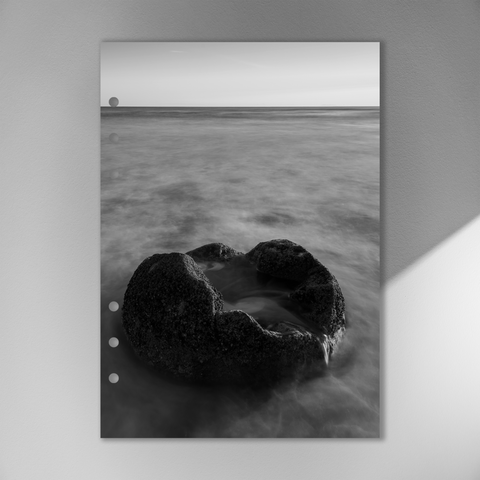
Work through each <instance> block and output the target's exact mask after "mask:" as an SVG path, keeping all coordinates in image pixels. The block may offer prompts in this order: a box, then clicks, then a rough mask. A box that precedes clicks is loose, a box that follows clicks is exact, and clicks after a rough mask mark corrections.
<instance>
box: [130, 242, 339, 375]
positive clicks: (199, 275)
mask: <svg viewBox="0 0 480 480" xmlns="http://www.w3.org/2000/svg"><path fill="white" fill-rule="evenodd" d="M238 256H243V254H242V253H240V252H237V251H236V250H234V249H232V248H230V247H228V246H226V245H223V244H219V243H215V244H209V245H205V246H203V247H200V248H198V249H195V250H192V251H190V252H188V254H181V253H170V254H156V255H153V256H151V257H149V258H147V259H146V260H144V261H143V262H142V263H141V264H140V266H139V267H138V268H137V270H136V271H135V273H134V275H133V277H132V278H131V280H130V282H129V285H128V288H127V291H126V293H125V298H124V303H123V325H124V329H125V332H126V334H127V336H128V338H129V340H130V342H131V344H132V345H133V348H134V350H135V351H136V353H137V354H138V355H139V356H140V357H141V358H142V359H144V360H145V361H146V362H148V363H149V364H150V365H152V366H154V367H157V368H160V369H162V370H164V371H166V372H168V373H170V374H173V375H174V376H176V377H180V378H184V379H191V380H196V381H205V382H234V383H252V384H254V383H265V382H267V383H268V382H274V381H277V380H278V379H280V378H283V377H286V376H289V375H295V374H299V373H304V372H305V371H306V370H308V368H309V367H310V366H311V365H313V364H319V363H324V362H326V363H328V359H329V357H330V355H331V354H332V352H333V350H334V348H335V346H336V344H337V343H338V341H339V340H340V339H341V337H342V335H343V332H344V329H345V317H344V300H343V296H342V293H341V291H340V287H339V286H338V283H337V281H336V280H335V278H334V277H333V276H332V275H331V274H330V273H329V272H328V270H327V269H326V268H325V267H324V266H323V265H322V264H321V263H320V262H318V261H317V260H315V259H314V258H313V257H312V255H311V254H310V253H308V252H307V251H306V250H305V249H303V248H302V247H300V246H299V245H296V244H295V243H293V242H290V241H288V240H272V241H270V242H264V243H260V244H259V245H257V246H256V247H255V248H254V249H253V250H251V251H250V252H248V253H247V254H246V255H245V256H246V258H248V259H249V261H251V262H252V263H253V264H254V265H255V266H256V268H257V270H258V271H260V272H262V273H264V274H267V275H271V276H273V277H278V278H284V279H290V280H295V282H297V284H298V287H297V288H295V289H294V291H293V292H292V293H291V295H290V297H291V300H292V301H293V302H296V303H297V304H298V305H299V306H300V308H302V309H303V310H304V312H305V313H304V316H305V318H307V319H308V320H309V321H310V322H311V323H312V324H314V325H315V326H316V328H315V329H313V330H312V331H308V330H307V329H305V328H301V327H298V328H296V327H295V326H292V325H290V324H282V323H278V324H276V325H275V327H274V328H273V329H268V330H267V329H265V328H263V327H262V326H261V325H260V324H259V323H258V322H257V321H256V320H255V319H254V318H253V317H252V316H250V315H249V314H247V313H245V312H243V311H241V310H232V311H224V304H223V300H222V295H221V293H220V292H219V291H218V290H216V289H215V288H214V287H213V286H212V285H211V284H210V282H209V280H208V279H207V277H206V276H205V275H204V273H203V272H202V270H201V269H200V268H199V266H198V265H197V263H196V262H195V260H194V259H196V260H203V261H225V262H227V261H229V260H231V259H232V258H234V257H238Z"/></svg>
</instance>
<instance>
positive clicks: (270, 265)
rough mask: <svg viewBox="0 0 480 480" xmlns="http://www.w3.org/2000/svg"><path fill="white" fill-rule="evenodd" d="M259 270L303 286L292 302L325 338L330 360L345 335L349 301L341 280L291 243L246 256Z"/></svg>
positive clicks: (274, 244)
mask: <svg viewBox="0 0 480 480" xmlns="http://www.w3.org/2000/svg"><path fill="white" fill-rule="evenodd" d="M246 257H247V258H248V259H250V260H251V261H252V262H253V263H255V265H256V267H257V270H258V271H259V272H261V273H266V274H268V275H271V276H273V277H277V278H285V279H289V280H297V281H299V282H301V283H300V285H298V286H297V287H296V288H295V289H294V291H293V292H292V293H291V294H290V299H291V300H292V301H293V302H295V303H296V304H298V305H299V306H300V308H301V309H302V314H303V316H304V317H305V318H306V319H307V320H309V321H310V322H312V323H313V324H314V325H315V326H316V327H317V328H318V330H317V329H315V330H316V331H317V332H321V333H323V334H324V335H325V346H326V347H327V352H328V358H329V357H330V356H331V355H332V354H333V353H334V351H335V349H336V347H337V345H338V343H339V342H340V340H341V339H342V337H343V334H344V332H345V300H344V297H343V294H342V291H341V289H340V285H339V284H338V281H337V279H336V278H335V277H334V276H333V275H332V274H331V273H330V272H329V270H328V269H327V268H326V267H325V266H324V265H322V264H321V263H320V262H319V261H318V260H317V259H315V258H314V257H313V255H312V254H311V253H309V252H307V250H305V249H304V248H303V247H302V246H300V245H298V244H296V243H294V242H291V241H290V240H285V239H283V240H271V241H269V242H262V243H259V244H258V245H257V246H256V247H255V248H253V249H252V250H250V252H248V253H247V254H246Z"/></svg>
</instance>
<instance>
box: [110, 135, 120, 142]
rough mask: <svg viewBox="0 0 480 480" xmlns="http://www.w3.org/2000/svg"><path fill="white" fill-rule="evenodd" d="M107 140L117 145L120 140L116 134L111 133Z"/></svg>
mask: <svg viewBox="0 0 480 480" xmlns="http://www.w3.org/2000/svg"><path fill="white" fill-rule="evenodd" d="M108 139H109V140H110V141H111V142H112V143H118V141H119V140H120V137H119V136H118V135H117V134H116V133H112V134H111V135H110V136H109V137H108Z"/></svg>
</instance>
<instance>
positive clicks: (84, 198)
mask: <svg viewBox="0 0 480 480" xmlns="http://www.w3.org/2000/svg"><path fill="white" fill-rule="evenodd" d="M479 24H480V6H479V3H478V1H456V2H452V1H433V0H428V1H423V2H412V1H402V2H400V1H385V0H335V1H331V2H326V1H325V0H298V1H296V2H289V1H285V0H284V1H280V0H277V1H274V0H265V1H262V2H259V1H256V0H255V1H253V0H243V1H242V0H236V1H233V0H162V2H157V1H153V0H149V1H141V0H137V1H127V0H118V1H116V2H114V1H103V2H102V1H83V2H80V1H73V0H63V1H60V0H59V1H54V0H45V1H43V2H34V1H32V0H30V1H27V0H16V1H8V0H6V1H4V2H3V3H2V4H1V6H0V65H1V67H0V88H1V91H0V98H1V109H0V132H1V142H0V162H1V163H0V165H1V175H0V196H1V203H0V205H1V207H0V214H1V232H2V233H1V237H0V247H1V248H0V258H1V268H0V280H1V292H2V293H1V294H0V295H1V304H2V308H1V319H2V322H1V325H2V334H1V336H0V337H1V338H0V368H1V372H2V376H1V378H2V387H1V389H2V396H1V397H0V430H1V431H2V434H1V435H0V447H1V451H2V456H1V457H0V478H2V479H6V480H10V479H14V478H22V479H24V478H48V479H57V478H58V479H63V478H72V479H73V478H79V479H84V478H92V479H96V478H99V479H100V478H102V479H103V478H112V479H113V478H116V479H118V478H125V479H127V478H134V475H135V478H145V479H147V478H172V479H173V478H201V479H203V478H205V479H206V478H238V479H241V478H272V479H273V478H275V479H288V478H293V477H294V476H295V477H299V478H319V477H320V475H322V474H326V475H328V476H330V477H331V478H355V479H363V478H368V479H372V478H379V479H385V478H391V479H396V478H398V479H401V478H410V479H412V478H422V479H424V478H437V479H438V478H457V479H460V478H472V479H473V478H480V460H478V459H477V458H475V455H473V456H470V457H466V458H467V459H466V458H465V456H462V457H461V461H460V460H459V457H458V455H456V454H455V452H453V453H452V451H451V450H450V456H448V455H446V454H445V452H444V450H441V451H440V450H438V449H436V448H437V446H438V444H437V439H438V438H439V437H438V436H437V435H441V432H437V430H436V428H435V426H436V425H439V424H441V423H442V421H443V419H444V416H445V415H447V414H448V413H449V412H450V410H449V411H448V412H446V411H442V410H441V409H440V410H438V409H437V410H435V409H433V410H428V411H427V412H425V415H427V416H428V418H429V419H430V420H429V422H427V423H425V422H423V423H422V421H420V420H421V419H420V418H417V417H415V416H413V418H412V417H411V416H408V415H406V411H405V410H403V409H402V402H401V401H400V400H399V397H398V395H397V393H398V392H400V393H403V394H405V395H407V396H410V398H411V397H412V396H414V395H418V389H419V388H420V389H422V388H423V387H425V384H424V382H423V380H425V381H428V377H429V374H430V373H431V370H435V372H436V369H437V365H436V364H434V363H432V362H431V361H426V360H425V358H422V357H421V356H420V357H419V358H418V364H417V367H418V369H417V368H415V367H414V368H412V369H411V370H409V371H402V362H401V356H402V355H403V354H404V349H403V347H402V345H403V344H400V343H399V342H400V340H398V339H397V338H394V337H392V336H391V334H392V332H393V331H395V329H396V324H393V323H392V322H393V321H396V322H401V321H402V317H401V315H400V314H401V312H403V311H404V312H405V315H410V316H411V315H412V312H409V311H407V310H402V308H404V306H405V304H406V303H408V304H410V305H412V304H415V302H417V303H418V305H419V306H420V310H422V312H429V311H430V312H433V311H435V306H434V305H430V304H428V303H426V302H427V300H425V298H426V297H428V295H426V296H425V295H424V296H423V297H422V296H419V295H418V290H413V288H414V287H411V289H410V290H409V287H408V283H405V278H406V277H405V275H408V272H410V271H411V270H410V269H415V268H416V265H421V267H419V268H420V269H421V272H422V273H421V275H420V276H418V275H417V277H415V278H414V279H413V280H412V283H411V284H412V285H413V283H414V282H418V281H419V279H424V278H426V279H428V278H429V276H428V272H429V271H430V270H429V269H431V268H433V267H432V266H431V264H430V263H428V261H427V263H426V264H425V263H422V262H423V260H424V259H425V258H429V257H428V255H425V254H427V253H428V252H431V251H432V250H433V251H434V252H435V251H436V248H435V247H437V246H438V245H440V247H441V245H444V243H445V242H443V241H444V240H446V239H450V238H453V237H452V235H453V234H454V233H455V232H457V231H458V230H459V229H461V227H463V226H465V225H466V224H468V223H469V222H470V221H471V220H473V219H474V218H475V217H476V216H477V215H478V214H479V213H480V188H479V186H480V162H479V152H480V134H479V132H480V88H479V80H478V79H479V78H480V68H479V67H480V60H479V55H478V46H479V45H480V25H479ZM104 40H109V41H115V40H123V41H133V40H136V41H142V40H143V41H197V40H198V41H199V40H202V41H359V40H375V41H380V42H381V48H382V113H383V116H382V148H381V154H382V235H383V241H382V245H383V251H382V262H383V272H384V288H385V292H386V297H387V298H389V299H390V300H387V305H386V307H385V311H384V320H385V322H384V336H385V344H384V351H385V361H384V370H385V373H384V385H385V386H384V394H383V401H384V405H385V406H384V424H385V429H384V432H385V434H384V438H383V439H382V440H379V441H346V440H344V441H332V440H329V441H326V440H318V441H308V442H307V441H281V442H274V441H264V442H259V441H251V442H246V441H228V442H222V441H220V440H218V441H196V442H194V441H184V442H181V441H166V440H156V441H105V440H100V439H99V416H100V413H99V371H100V369H99V332H100V329H99V325H100V323H99V290H100V283H99V265H100V257H99V252H100V247H99V246H100V228H99V225H100V209H99V193H100V184H99V143H100V123H99V46H100V42H101V41H104ZM442 242H443V243H442ZM460 244H461V245H468V243H467V244H465V243H460ZM440 247H439V248H440ZM439 258H440V257H439ZM441 258H442V259H444V258H449V257H448V255H447V256H446V257H441ZM429 265H430V266H429ZM473 265H475V264H473ZM471 266H472V265H470V267H471ZM425 268H426V269H427V270H425ZM435 268H436V267H435ZM468 268H469V265H468V262H466V264H465V269H466V271H467V270H468ZM435 272H437V273H435V275H439V274H440V273H439V272H441V270H438V271H437V270H435ZM463 273H464V272H463V271H462V270H460V271H459V275H460V276H462V275H463ZM432 275H433V273H432ZM474 278H475V279H477V280H476V281H477V282H478V275H477V276H476V277H474ZM433 283H434V282H432V284H433ZM427 285H428V281H427ZM424 288H425V287H424ZM432 288H433V287H432ZM455 292H457V290H455ZM425 293H428V292H425ZM389 295H390V296H389ZM458 295H459V296H461V295H462V291H461V290H459V291H458ZM428 298H430V297H428ZM431 299H432V300H431V301H432V302H435V296H434V295H433V296H432V297H431ZM442 301H445V302H448V301H449V299H448V298H447V299H445V298H443V299H442ZM451 301H452V302H456V301H457V299H456V298H452V299H451ZM468 301H472V300H468V299H463V300H462V302H463V306H464V308H465V305H469V304H468ZM389 302H390V303H389ZM465 302H467V303H465ZM473 305H474V303H472V306H473ZM397 307H398V308H397ZM430 307H432V308H430ZM477 308H478V307H477ZM418 310H419V309H416V310H415V311H414V313H413V314H415V312H417V313H418ZM467 311H468V309H467ZM422 318H423V317H422ZM422 318H420V319H419V320H420V322H421V321H422ZM447 320H448V319H445V321H446V322H447ZM457 320H458V319H457ZM472 322H473V320H472ZM427 324H428V325H429V323H428V319H427V320H425V324H424V325H427ZM442 325H443V324H441V325H440V326H437V328H440V329H442V328H445V329H450V326H449V325H443V326H442ZM472 325H474V324H473V323H471V324H469V326H472ZM462 328H463V327H462ZM454 330H455V329H454V328H452V331H454ZM435 331H436V330H435V328H434V329H432V330H428V332H429V337H428V341H429V345H430V346H431V350H430V352H431V354H432V355H433V357H434V358H438V359H439V360H440V359H441V358H444V357H443V355H442V352H443V351H444V350H443V349H440V348H439V347H438V348H437V347H435V346H432V342H433V343H434V342H435V341H436V340H441V341H446V342H448V338H449V337H448V336H443V334H442V335H441V336H439V335H440V334H438V333H435ZM442 331H443V332H446V331H447V330H442ZM448 331H450V330H448ZM432 335H433V337H432ZM436 335H437V336H436ZM445 348H447V350H448V346H447V347H445ZM472 348H473V345H472ZM419 352H421V350H419ZM463 358H464V357H462V359H463ZM478 360H480V359H479V358H478V355H477V357H468V361H467V362H466V364H463V365H460V364H457V363H455V362H456V361H457V360H455V358H450V364H449V365H450V366H452V363H451V362H453V365H454V366H458V367H459V368H461V369H462V375H463V376H462V378H465V379H468V382H470V383H471V382H473V384H475V381H476V380H475V379H476V378H477V377H478V375H477V374H476V371H477V370H478V369H476V368H475V362H476V365H478V364H479V363H478ZM472 361H473V363H472ZM417 372H421V373H417ZM427 372H428V374H427ZM449 372H450V373H449V374H450V375H452V374H453V372H451V371H450V370H449ZM393 373H394V374H395V375H393ZM402 375H408V376H410V378H412V376H413V378H414V379H417V382H413V383H409V384H408V387H407V388H406V390H402V389H400V388H399V385H400V384H402V385H403V383H401V379H400V378H399V377H401V376H402ZM435 378H436V377H435ZM465 381H466V380H465ZM439 385H441V382H439V383H438V386H439ZM455 385H456V388H461V386H462V385H463V383H457V384H455ZM433 392H434V393H433ZM475 392H476V393H478V389H477V390H475ZM469 393H472V391H468V392H466V395H468V394H469ZM422 395H423V398H424V401H425V402H427V403H426V405H428V403H429V402H430V403H431V404H432V405H433V404H435V405H438V401H441V389H439V390H437V389H433V391H431V390H429V389H428V388H426V389H425V391H423V390H422ZM439 396H440V399H439ZM448 398H449V399H450V400H449V402H450V403H449V404H448V407H449V408H453V409H456V407H455V405H456V404H455V402H458V403H459V404H458V410H459V411H462V409H463V412H464V414H465V415H466V417H465V418H468V416H469V415H470V416H471V417H472V419H473V418H474V415H478V411H476V410H475V411H473V410H472V409H473V407H472V405H473V404H472V403H468V405H467V406H465V405H463V406H462V404H461V399H462V398H463V397H462V396H461V394H459V395H458V396H453V397H452V396H450V397H448ZM469 398H470V399H471V396H470V397H469ZM432 412H433V413H432ZM400 420H401V421H402V422H403V423H402V425H403V428H397V429H395V428H394V426H395V425H398V422H399V421H400ZM464 421H465V420H462V422H464ZM462 422H460V423H457V424H458V425H462V428H463V425H464V423H462ZM465 425H467V423H465ZM476 425H477V426H478V422H477V424H476ZM465 428H466V429H468V428H467V427H465ZM445 433H446V434H451V432H450V433H448V432H445ZM455 435H457V437H458V438H456V439H455V442H456V443H455V444H454V443H453V441H452V444H451V446H452V449H453V450H455V448H458V450H459V451H464V452H465V451H467V452H468V451H469V448H471V445H472V439H473V438H475V439H477V440H479V439H478V436H475V435H476V434H475V433H474V432H473V430H472V431H470V430H469V431H468V432H467V431H466V430H465V431H463V430H459V429H457V430H455ZM479 443H480V442H479ZM448 445H450V444H448ZM454 445H457V446H456V447H454ZM402 448H405V449H406V450H405V451H406V452H408V453H406V454H405V455H403V454H402V453H401V449H402ZM445 448H447V447H445ZM399 449H400V450H399ZM415 452H417V454H415ZM439 456H440V457H441V458H440V460H439V459H438V457H439ZM438 461H440V463H438ZM441 462H443V463H441ZM447 466H448V468H447ZM406 471H408V475H407V476H406V473H405V472H406ZM453 472H455V476H454V477H452V476H451V474H453ZM442 475H444V476H442Z"/></svg>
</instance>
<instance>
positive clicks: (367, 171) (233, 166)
mask: <svg viewBox="0 0 480 480" xmlns="http://www.w3.org/2000/svg"><path fill="white" fill-rule="evenodd" d="M101 129H102V130H101V249H102V251H101V260H102V265H101V288H102V291H101V309H102V310H101V342H102V345H101V363H102V364H101V395H102V398H101V431H102V436H103V437H290V438H292V437H378V436H379V425H380V407H379V396H380V394H379V392H380V385H379V369H380V355H379V346H380V345H379V338H380V335H379V310H380V237H379V235H380V228H379V205H380V203H379V193H380V185H379V179H380V174H379V171H380V159H379V111H378V109H374V108H372V109H317V108H308V109H307V108H297V109H295V108H289V109H272V108H256V109H241V108H231V109H213V108H120V107H117V108H102V111H101ZM275 238H287V239H289V240H292V241H294V242H296V243H298V244H300V245H302V246H303V247H305V248H306V249H307V250H308V251H310V252H311V253H312V254H313V255H314V256H315V257H316V258H317V259H318V260H320V261H321V262H322V263H323V264H324V265H325V266H327V268H328V269H329V270H330V271H331V272H332V273H333V274H334V275H335V276H336V278H337V280H338V281H339V283H340V286H341V288H342V291H343V293H344V296H345V301H346V312H347V318H348V326H347V334H346V336H345V338H344V341H343V342H342V345H341V347H340V349H339V351H338V352H337V354H336V355H335V357H333V358H332V361H331V362H330V364H329V368H328V370H327V371H326V372H323V373H319V374H318V375H317V376H313V377H312V378H308V379H303V380H302V379H298V380H296V381H289V382H285V383H284V384H281V385H277V386H275V387H271V388H267V387H266V388H263V389H261V388H260V389H259V388H257V389H255V390H253V389H249V388H234V387H202V386H198V385H190V384H185V383H182V382H172V381H170V380H167V379H165V378H164V377H163V376H162V375H161V374H159V373H158V372H156V371H154V370H153V369H151V368H150V367H149V366H147V365H144V364H143V363H142V362H141V361H140V360H138V359H137V357H136V356H135V354H134V352H133V351H132V349H131V347H130V345H129V343H128V340H127V339H126V337H125V335H124V334H123V330H122V326H121V309H119V310H118V311H116V312H111V311H110V310H109V308H108V305H109V303H110V302H111V301H116V302H118V303H119V305H120V307H121V305H122V299H123V294H124V292H125V289H126V286H127V284H128V281H129V279H130V277H131V276H132V274H133V272H134V271H135V269H136V268H137V266H138V265H139V264H140V262H141V261H142V260H143V259H145V258H146V257H148V256H150V255H152V254H154V253H169V252H183V253H185V252H187V251H188V250H191V249H194V248H197V247H199V246H201V245H204V244H206V243H211V242H222V243H225V244H227V245H229V246H231V247H233V248H235V249H237V250H240V251H243V252H247V251H249V250H251V249H252V248H253V247H254V246H256V245H257V244H258V243H260V242H262V241H267V240H271V239H275ZM255 302H256V303H255ZM258 302H259V300H258V299H251V302H250V303H249V304H248V305H247V304H245V307H246V308H257V307H258V305H259V304H258ZM247 303H248V302H247ZM258 308H259V307H258ZM112 336H115V337H117V338H118V339H119V341H120V344H119V346H118V347H117V348H111V347H110V346H109V344H108V340H109V339H110V338H111V337H112ZM110 373H117V374H118V375H119V378H120V380H119V382H118V383H116V384H112V383H110V382H109V381H108V376H109V374H110Z"/></svg>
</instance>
